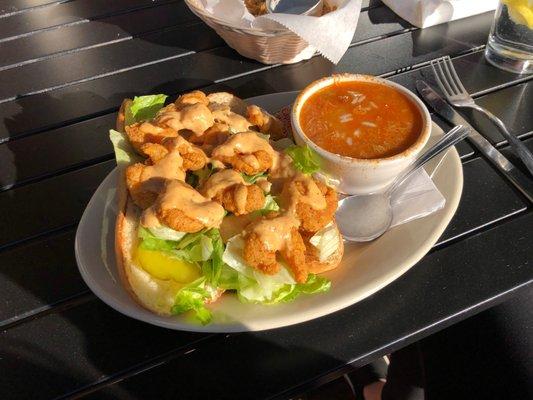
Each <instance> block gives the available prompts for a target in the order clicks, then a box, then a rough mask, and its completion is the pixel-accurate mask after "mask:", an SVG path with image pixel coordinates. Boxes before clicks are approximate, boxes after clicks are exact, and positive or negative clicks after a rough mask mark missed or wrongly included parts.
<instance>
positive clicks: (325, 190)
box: [296, 182, 338, 232]
mask: <svg viewBox="0 0 533 400" xmlns="http://www.w3.org/2000/svg"><path fill="white" fill-rule="evenodd" d="M317 186H318V187H319V188H320V191H321V192H322V194H323V195H324V198H325V200H326V208H325V209H323V210H315V209H313V207H311V206H310V205H309V204H304V203H300V204H298V205H297V206H296V214H297V215H298V218H299V219H300V222H301V229H302V230H303V231H307V232H317V231H319V230H320V229H322V228H323V227H324V226H326V225H327V224H329V223H330V222H331V221H332V220H333V216H334V215H335V211H337V203H338V198H337V192H335V190H333V189H332V188H330V187H328V186H326V185H325V184H323V183H322V182H317Z"/></svg>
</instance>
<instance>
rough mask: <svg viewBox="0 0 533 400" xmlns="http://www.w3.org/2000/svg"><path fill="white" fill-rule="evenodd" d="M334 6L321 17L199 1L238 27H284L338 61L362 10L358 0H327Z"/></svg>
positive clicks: (239, 0) (234, 1)
mask: <svg viewBox="0 0 533 400" xmlns="http://www.w3.org/2000/svg"><path fill="white" fill-rule="evenodd" d="M328 3H329V4H330V5H332V6H336V7H337V9H336V10H335V11H332V12H330V13H328V14H325V15H323V16H321V17H311V16H305V15H291V14H281V13H279V14H277V13H276V14H266V15H262V16H259V17H254V16H253V15H251V14H250V13H249V12H248V10H247V9H246V7H245V6H244V2H243V0H201V1H200V4H201V5H203V7H204V9H205V11H207V12H208V13H210V14H213V16H216V18H217V19H219V20H223V21H224V22H227V23H229V24H231V25H233V26H236V27H239V28H258V29H259V28H260V29H280V28H281V27H285V28H287V29H289V30H290V31H292V32H294V33H295V34H296V35H298V36H300V37H301V38H302V39H303V40H305V41H306V42H307V43H308V44H309V46H312V47H313V48H315V49H316V50H317V51H318V52H319V53H320V54H322V55H323V56H324V57H326V58H327V59H328V60H330V61H331V62H333V63H335V64H336V63H338V62H339V61H340V59H341V58H342V56H343V55H344V53H345V52H346V50H347V49H348V46H349V45H350V43H351V41H352V38H353V35H354V33H355V28H356V26H357V21H358V19H359V12H360V10H361V0H328Z"/></svg>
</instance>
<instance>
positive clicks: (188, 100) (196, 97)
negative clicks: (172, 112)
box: [174, 90, 209, 110]
mask: <svg viewBox="0 0 533 400" xmlns="http://www.w3.org/2000/svg"><path fill="white" fill-rule="evenodd" d="M198 103H200V104H203V105H204V106H207V105H208V104H209V99H208V98H207V96H206V95H205V93H204V92H202V91H200V90H193V91H192V92H189V93H185V94H182V95H181V96H180V97H178V99H177V100H176V101H175V102H174V104H175V105H176V108H177V109H178V110H181V109H182V108H184V107H186V106H190V105H193V104H198Z"/></svg>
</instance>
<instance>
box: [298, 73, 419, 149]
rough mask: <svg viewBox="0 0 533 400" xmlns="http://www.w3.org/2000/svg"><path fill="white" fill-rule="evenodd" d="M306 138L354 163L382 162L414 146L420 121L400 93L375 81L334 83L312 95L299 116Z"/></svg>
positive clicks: (417, 114)
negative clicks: (380, 159)
mask: <svg viewBox="0 0 533 400" xmlns="http://www.w3.org/2000/svg"><path fill="white" fill-rule="evenodd" d="M300 125H301V127H302V129H303V131H304V133H305V134H306V135H307V137H308V138H309V139H311V140H312V141H313V142H315V143H316V144H317V145H318V146H320V147H322V148H323V149H325V150H327V151H329V152H331V153H336V154H340V155H343V156H348V157H353V158H366V159H371V158H383V157H390V156H393V155H395V154H398V153H401V152H402V151H404V150H406V149H407V148H408V147H409V146H411V145H412V144H413V143H414V142H416V140H417V138H418V136H419V135H420V133H421V130H422V116H421V115H420V112H419V110H418V109H417V107H416V106H415V104H414V103H413V102H412V101H410V100H409V99H408V98H407V96H405V95H404V94H403V93H400V92H399V91H397V90H395V89H393V88H391V87H388V86H385V85H381V84H379V83H373V82H353V81H352V82H336V83H333V84H332V85H330V86H327V87H325V88H322V89H320V90H318V91H317V92H315V93H313V94H312V95H311V96H310V97H309V98H308V99H307V100H306V101H305V103H304V105H303V106H302V109H301V111H300Z"/></svg>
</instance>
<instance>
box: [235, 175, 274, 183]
mask: <svg viewBox="0 0 533 400" xmlns="http://www.w3.org/2000/svg"><path fill="white" fill-rule="evenodd" d="M241 175H242V178H243V179H244V181H245V182H246V183H250V184H253V183H255V182H257V180H258V179H260V178H267V177H268V174H267V173H266V172H260V173H258V174H255V175H246V174H245V173H244V172H242V173H241Z"/></svg>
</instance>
